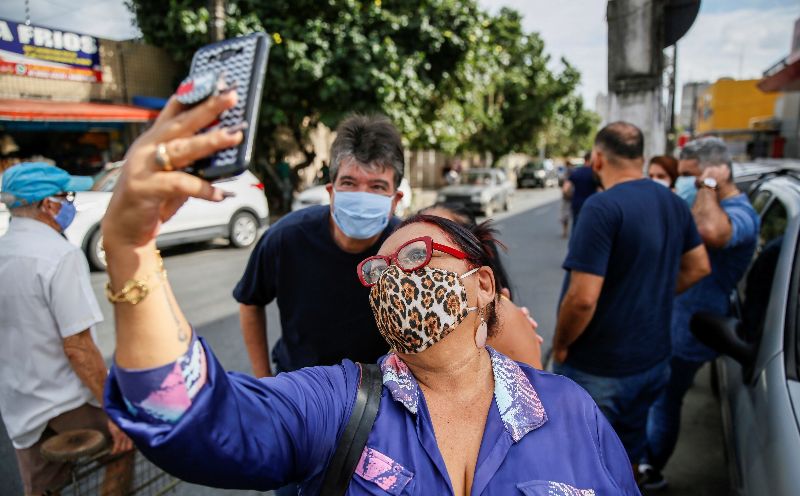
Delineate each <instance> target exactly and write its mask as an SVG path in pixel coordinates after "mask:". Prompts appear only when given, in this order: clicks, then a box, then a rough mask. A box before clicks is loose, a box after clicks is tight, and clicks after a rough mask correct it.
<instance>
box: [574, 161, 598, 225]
mask: <svg viewBox="0 0 800 496" xmlns="http://www.w3.org/2000/svg"><path fill="white" fill-rule="evenodd" d="M591 160H592V159H591V154H588V153H587V154H586V157H585V159H584V164H583V166H581V167H577V168H574V169H572V171H571V172H570V173H569V177H567V182H568V183H569V184H568V186H567V188H568V189H569V191H570V192H571V193H572V198H571V205H570V206H571V208H572V229H573V230H575V225H576V224H577V223H578V216H579V215H580V213H581V208H582V207H583V204H584V203H586V200H588V199H589V197H590V196H592V195H593V194H595V193H597V187H598V186H599V185H598V184H597V179H596V178H595V176H594V172H593V171H592V161H591Z"/></svg>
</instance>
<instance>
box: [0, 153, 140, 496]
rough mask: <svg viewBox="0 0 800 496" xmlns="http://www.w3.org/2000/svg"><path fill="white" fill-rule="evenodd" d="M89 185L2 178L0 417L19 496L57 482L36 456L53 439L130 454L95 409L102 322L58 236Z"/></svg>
mask: <svg viewBox="0 0 800 496" xmlns="http://www.w3.org/2000/svg"><path fill="white" fill-rule="evenodd" d="M91 186H92V179H91V178H88V177H78V176H71V175H69V174H67V173H66V172H65V171H63V170H62V169H59V168H58V167H54V166H52V165H49V164H45V163H22V164H18V165H15V166H13V167H11V168H9V169H8V170H7V171H6V172H5V173H4V174H3V177H2V188H0V190H2V193H0V194H1V195H2V200H3V202H4V203H5V204H6V205H7V206H8V208H9V210H10V213H11V221H10V223H9V228H8V232H7V233H6V234H5V235H4V236H2V237H0V281H2V284H0V334H2V336H3V346H0V413H1V414H2V417H3V422H4V423H5V427H6V430H7V431H8V436H9V437H10V438H11V442H12V443H13V445H14V448H15V449H16V455H17V461H18V463H19V471H20V476H21V478H22V484H23V486H24V489H25V494H43V493H45V492H46V491H48V490H55V489H57V488H58V487H59V485H60V484H63V483H64V482H65V481H66V478H67V476H68V474H69V466H68V465H67V464H64V463H56V462H50V461H47V460H45V459H44V458H43V457H42V455H41V454H40V448H41V446H42V444H44V442H45V441H46V440H47V439H49V438H51V437H53V436H55V435H56V434H58V433H61V432H64V431H67V430H73V429H84V428H88V429H95V430H98V431H100V432H103V433H104V434H105V435H106V436H107V437H108V438H109V439H110V441H111V443H112V453H121V452H124V451H128V450H130V449H131V448H132V443H131V441H130V439H129V438H128V437H127V436H126V435H125V434H124V433H122V431H120V430H119V429H118V428H117V427H116V425H114V424H113V423H111V422H110V421H109V419H108V417H107V416H106V414H105V413H104V412H103V410H102V409H101V408H100V405H101V404H102V401H103V400H102V397H103V386H104V382H105V379H106V375H107V370H106V366H105V362H104V361H103V356H102V354H101V353H100V350H98V348H97V345H96V343H95V335H94V326H95V325H96V324H97V323H99V322H101V321H102V320H103V316H102V314H101V313H100V307H99V306H98V304H97V300H96V299H95V297H94V292H93V291H92V286H91V283H90V281H89V266H88V264H87V262H86V259H85V258H84V256H83V253H82V252H81V250H80V249H79V248H78V247H76V246H73V245H72V244H70V243H69V242H68V241H67V240H66V238H64V236H63V231H64V230H65V229H66V228H67V226H69V224H70V223H71V222H72V219H73V218H74V217H75V206H74V205H73V203H72V201H73V199H74V195H75V193H74V192H75V191H85V190H88V189H89V188H91Z"/></svg>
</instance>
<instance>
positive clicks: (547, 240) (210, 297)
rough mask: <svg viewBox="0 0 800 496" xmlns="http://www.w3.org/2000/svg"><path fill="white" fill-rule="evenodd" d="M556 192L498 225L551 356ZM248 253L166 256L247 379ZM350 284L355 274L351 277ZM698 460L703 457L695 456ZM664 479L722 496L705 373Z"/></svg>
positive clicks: (1, 446)
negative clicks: (238, 295)
mask: <svg viewBox="0 0 800 496" xmlns="http://www.w3.org/2000/svg"><path fill="white" fill-rule="evenodd" d="M559 198H560V192H559V191H558V190H557V189H548V190H520V191H518V192H517V195H516V197H515V200H514V204H513V211H512V212H509V213H504V214H501V215H498V216H497V218H496V221H497V228H498V229H499V231H500V234H499V237H500V239H501V240H502V241H503V243H504V244H505V245H506V246H507V248H508V252H507V253H506V254H505V255H504V258H505V262H506V264H507V269H508V272H509V274H510V276H511V279H512V291H513V295H514V300H515V301H516V302H517V303H518V304H520V305H526V306H528V307H529V308H530V310H531V313H532V314H533V315H534V317H535V318H536V320H537V321H538V322H539V326H540V327H539V333H540V334H541V335H542V336H543V337H544V339H545V347H546V348H547V349H549V346H550V342H551V339H552V334H553V328H554V325H555V318H556V305H557V301H558V295H559V292H560V288H561V283H562V278H563V271H562V270H561V268H560V265H561V262H562V260H563V258H564V256H565V254H566V247H567V242H566V240H563V239H561V237H560V235H561V226H560V224H559V221H558V214H559V209H560V203H559V201H558V199H559ZM249 253H250V250H235V249H231V248H228V247H227V246H226V244H225V243H222V242H219V243H212V244H205V245H191V246H188V247H183V248H179V249H172V250H168V251H165V252H164V253H163V255H164V261H165V265H166V267H167V270H168V272H169V278H170V281H171V283H172V286H173V288H174V290H175V293H176V295H177V298H178V300H179V302H180V303H181V306H182V308H183V311H184V312H185V314H186V315H187V317H188V319H189V321H190V322H191V323H192V324H193V325H194V326H195V329H196V331H197V332H198V334H200V335H201V336H203V337H204V338H205V339H206V340H207V341H208V342H209V344H210V345H211V347H212V348H213V350H214V352H215V354H216V355H217V357H218V358H219V360H220V361H221V362H222V364H223V365H224V366H225V367H226V368H227V369H228V370H237V371H242V372H246V373H250V366H249V363H248V359H247V354H246V352H245V349H244V345H243V342H242V338H241V335H240V333H239V318H238V307H237V303H236V302H235V301H234V300H233V298H232V296H231V290H232V288H233V286H234V285H235V284H236V282H237V281H238V280H239V278H240V276H241V272H242V270H243V268H244V266H245V264H246V262H247V259H248V256H249ZM354 277H355V274H354ZM105 282H106V275H105V274H104V273H93V274H92V284H93V286H94V289H95V293H96V295H97V298H98V301H100V304H101V308H102V310H103V312H104V315H105V316H106V321H105V322H104V323H103V324H102V325H101V326H99V328H98V337H99V342H100V347H101V350H102V352H103V354H104V356H105V357H106V359H107V361H110V357H111V355H112V353H113V347H114V337H113V313H112V310H111V307H110V305H109V304H108V303H107V301H106V299H105V297H104V296H103V287H104V285H105ZM268 329H269V338H270V339H269V341H270V344H273V343H274V342H275V340H276V339H277V338H278V336H279V334H280V331H279V329H280V325H279V320H278V313H277V308H276V307H275V304H274V303H273V304H272V305H270V307H269V310H268ZM700 453H702V455H701V456H699V455H698V454H700ZM665 475H666V477H667V478H668V480H669V481H670V483H671V485H670V489H669V490H668V491H663V492H660V493H659V494H665V495H678V494H681V495H697V496H700V495H713V496H716V495H720V496H721V495H725V494H727V473H726V469H725V464H724V459H723V446H722V438H721V429H720V418H719V408H718V405H717V403H716V400H715V399H714V398H713V397H712V395H711V392H710V386H709V374H708V367H706V368H704V369H703V371H701V373H700V375H699V378H698V381H697V384H696V385H695V387H694V388H693V389H692V390H691V391H690V392H689V394H688V396H687V398H686V404H685V408H684V417H683V430H682V433H681V440H680V442H679V444H678V448H677V451H676V453H675V456H674V457H673V459H672V462H671V463H670V465H668V467H667V469H666V471H665ZM0 480H2V483H1V484H0V493H2V494H19V493H20V492H21V491H20V486H19V483H18V480H17V475H16V461H15V459H14V454H13V449H12V448H11V445H10V442H9V441H8V438H7V436H6V435H5V432H3V434H2V439H0ZM178 494H187V495H188V494H193V495H195V494H258V493H255V492H236V491H234V492H228V491H220V490H213V489H208V488H200V487H197V486H191V485H189V484H181V485H180V486H179V490H178Z"/></svg>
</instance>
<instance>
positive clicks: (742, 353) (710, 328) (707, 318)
mask: <svg viewBox="0 0 800 496" xmlns="http://www.w3.org/2000/svg"><path fill="white" fill-rule="evenodd" d="M741 327H742V322H741V321H740V320H739V319H737V318H734V317H723V316H720V315H715V314H712V313H707V312H700V313H696V314H694V315H693V316H692V320H691V322H690V323H689V329H690V330H691V331H692V334H694V336H695V337H696V338H697V339H698V340H699V341H700V342H701V343H703V344H704V345H706V346H708V347H709V348H711V349H713V350H714V351H717V352H719V353H722V354H724V355H728V356H729V357H731V358H733V359H734V360H736V361H737V362H739V363H740V364H741V365H742V367H744V368H745V369H749V368H750V367H752V366H753V364H754V363H755V360H756V351H757V348H756V345H754V344H753V343H749V342H747V341H746V340H744V339H742V337H741V335H742V334H741V332H740V330H741Z"/></svg>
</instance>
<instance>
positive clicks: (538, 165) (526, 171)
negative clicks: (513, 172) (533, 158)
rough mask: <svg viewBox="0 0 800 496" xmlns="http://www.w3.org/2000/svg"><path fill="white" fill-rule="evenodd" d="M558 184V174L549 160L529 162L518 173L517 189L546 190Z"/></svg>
mask: <svg viewBox="0 0 800 496" xmlns="http://www.w3.org/2000/svg"><path fill="white" fill-rule="evenodd" d="M556 184H558V174H557V173H556V170H555V167H553V164H552V162H551V161H549V160H545V161H544V162H528V163H527V164H525V166H524V167H522V168H521V169H520V170H519V172H518V173H517V188H520V189H521V188H546V187H548V186H554V185H556Z"/></svg>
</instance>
